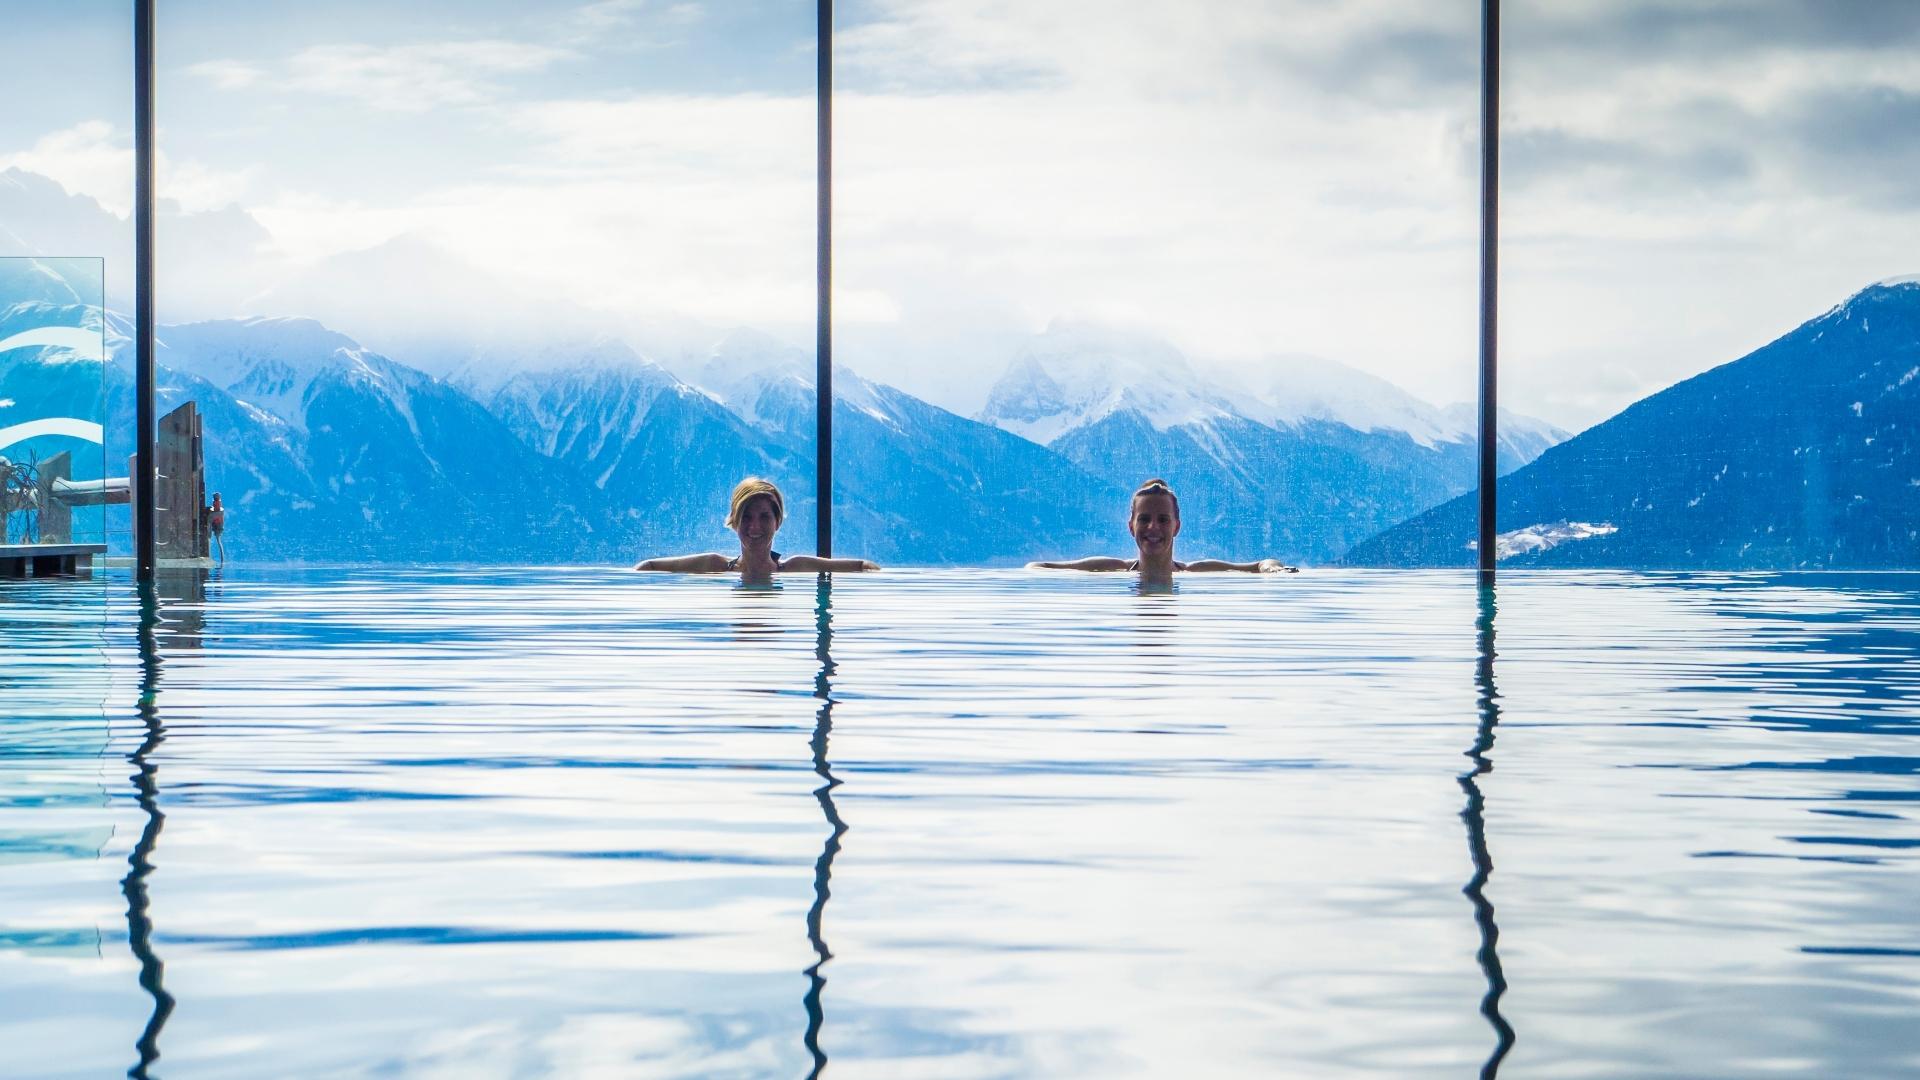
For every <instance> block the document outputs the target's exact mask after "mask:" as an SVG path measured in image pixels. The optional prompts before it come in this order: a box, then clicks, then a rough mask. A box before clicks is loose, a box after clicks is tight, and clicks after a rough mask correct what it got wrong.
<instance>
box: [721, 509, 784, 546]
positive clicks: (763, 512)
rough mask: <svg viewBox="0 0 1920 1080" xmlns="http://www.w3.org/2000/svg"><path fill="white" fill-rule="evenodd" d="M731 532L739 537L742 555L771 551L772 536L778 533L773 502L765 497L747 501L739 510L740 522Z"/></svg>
mask: <svg viewBox="0 0 1920 1080" xmlns="http://www.w3.org/2000/svg"><path fill="white" fill-rule="evenodd" d="M733 531H734V532H735V533H737V534H739V536H740V550H741V551H742V552H743V553H758V552H763V551H771V550H772V549H773V534H774V533H776V532H779V531H780V516H779V515H778V514H775V513H774V512H773V500H772V499H770V498H768V497H767V496H765V495H756V496H754V497H753V498H751V499H748V500H747V505H745V506H743V507H741V508H740V520H739V522H738V523H737V524H735V525H734V527H733Z"/></svg>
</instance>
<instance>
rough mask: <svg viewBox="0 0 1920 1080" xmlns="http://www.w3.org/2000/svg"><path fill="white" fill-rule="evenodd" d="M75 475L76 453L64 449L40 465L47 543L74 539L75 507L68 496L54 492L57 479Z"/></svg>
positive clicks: (42, 530)
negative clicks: (63, 497) (64, 496)
mask: <svg viewBox="0 0 1920 1080" xmlns="http://www.w3.org/2000/svg"><path fill="white" fill-rule="evenodd" d="M72 475H73V455H71V454H69V453H67V452H66V451H64V450H63V451H61V452H60V453H58V454H55V455H53V456H52V457H50V458H48V459H47V460H46V461H44V462H42V463H41V465H40V491H39V493H38V494H39V503H40V542H41V543H43V544H70V543H72V542H73V507H71V506H69V505H67V501H66V500H65V499H62V498H59V497H58V496H56V495H55V494H54V491H53V485H54V483H55V482H56V481H60V480H65V479H67V478H68V477H70V476H72Z"/></svg>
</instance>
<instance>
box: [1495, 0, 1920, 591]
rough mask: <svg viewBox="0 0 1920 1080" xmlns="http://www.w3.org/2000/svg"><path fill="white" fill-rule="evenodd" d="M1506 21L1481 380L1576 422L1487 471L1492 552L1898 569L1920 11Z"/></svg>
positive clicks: (1912, 559) (1905, 554)
mask: <svg viewBox="0 0 1920 1080" xmlns="http://www.w3.org/2000/svg"><path fill="white" fill-rule="evenodd" d="M1506 28H1507V42H1506V44H1507V63H1506V87H1505V94H1504V105H1505V108H1506V110H1507V113H1506V120H1505V127H1504V130H1503V140H1504V143H1503V149H1504V154H1505V158H1506V163H1505V177H1504V179H1505V183H1504V192H1503V196H1502V199H1503V202H1502V205H1503V208H1504V211H1505V231H1506V244H1505V246H1504V249H1503V259H1504V281H1505V296H1504V304H1503V314H1504V318H1503V322H1502V328H1503V338H1504V340H1503V353H1502V358H1501V359H1502V365H1501V366H1502V371H1501V375H1502V379H1503V384H1504V387H1505V390H1504V394H1505V396H1504V398H1503V400H1506V401H1509V402H1513V403H1515V404H1516V405H1518V406H1520V407H1522V408H1533V409H1537V410H1539V411H1540V412H1542V414H1544V415H1548V416H1551V417H1553V418H1554V419H1556V420H1557V421H1558V422H1559V423H1561V424H1562V425H1563V426H1566V427H1568V428H1570V429H1575V430H1580V429H1585V430H1582V431H1581V434H1580V435H1579V437H1578V438H1576V439H1574V440H1573V441H1571V442H1569V443H1568V444H1567V445H1566V446H1564V447H1562V448H1560V449H1559V450H1556V451H1555V452H1554V453H1552V454H1550V455H1548V456H1547V457H1545V458H1543V459H1542V460H1541V461H1540V462H1539V464H1538V465H1537V466H1536V467H1534V468H1532V469H1529V470H1526V471H1523V472H1522V473H1520V474H1518V475H1516V476H1514V477H1513V478H1511V479H1510V480H1509V482H1508V484H1507V485H1506V486H1505V487H1504V488H1503V491H1502V498H1501V524H1500V528H1501V529H1502V531H1503V532H1506V533H1508V534H1509V536H1508V542H1507V544H1506V545H1505V546H1506V551H1507V554H1508V556H1509V558H1508V563H1509V565H1515V566H1577V565H1600V566H1632V567H1674V568H1683V567H1716V568H1792V567H1827V568H1848V567H1851V568H1887V567H1901V566H1904V567H1911V566H1914V565H1916V561H1917V556H1916V553H1917V552H1920V538H1916V533H1915V527H1916V521H1920V468H1917V467H1916V465H1915V460H1914V454H1913V447H1914V443H1913V418H1914V416H1915V410H1916V402H1920V378H1916V364H1920V356H1916V355H1915V350H1914V348H1913V344H1912V343H1913V341H1914V335H1915V328H1916V325H1917V324H1920V285H1917V284H1914V283H1912V282H1911V281H1902V280H1899V277H1900V276H1901V275H1906V274H1911V273H1912V272H1913V271H1914V270H1915V269H1916V265H1915V259H1914V250H1915V241H1916V240H1917V239H1920V216H1916V213H1915V203H1914V201H1913V198H1912V191H1913V183H1912V177H1913V160H1914V158H1913V152H1912V150H1911V147H1910V143H1909V141H1908V140H1906V139H1904V138H1901V137H1898V136H1896V135H1895V134H1894V133H1895V132H1900V131H1904V130H1906V129H1907V127H1908V126H1909V122H1910V121H1911V120H1912V119H1913V118H1914V117H1915V116H1920V78H1916V74H1915V70H1916V69H1915V67H1914V65H1913V62H1912V57H1913V56H1914V52H1913V49H1914V46H1915V44H1916V40H1915V39H1916V37H1920V10H1916V9H1914V8H1913V7H1912V6H1911V5H1904V4H1889V3H1881V4H1777V3H1762V4H1750V5H1749V4H1738V5H1729V4H1716V5H1701V4H1693V3H1686V2H1683V0H1661V2H1656V3H1637V4H1633V5H1568V4H1560V3H1553V2H1550V0H1516V2H1511V3H1509V4H1507V6H1506ZM1889 279H1892V280H1889ZM1877 282H1878V283H1879V284H1876V283H1877Z"/></svg>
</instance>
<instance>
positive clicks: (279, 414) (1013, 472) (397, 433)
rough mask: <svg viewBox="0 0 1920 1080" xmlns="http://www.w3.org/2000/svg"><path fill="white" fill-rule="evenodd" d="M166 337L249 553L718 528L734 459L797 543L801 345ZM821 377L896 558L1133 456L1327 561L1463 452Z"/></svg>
mask: <svg viewBox="0 0 1920 1080" xmlns="http://www.w3.org/2000/svg"><path fill="white" fill-rule="evenodd" d="M16 291H18V290H16ZM58 300H59V298H58V297H57V296H56V297H51V298H39V299H34V300H31V301H27V302H22V303H18V304H14V305H11V306H9V307H7V308H5V309H4V311H0V336H4V335H5V334H10V333H14V332H18V331H19V330H21V329H25V328H30V327H33V326H41V325H72V324H74V323H75V322H76V321H79V320H82V319H84V318H86V317H88V313H87V312H86V311H84V310H83V309H82V308H80V307H79V306H77V305H74V304H72V303H70V302H69V303H61V302H58ZM95 317H97V316H95ZM158 337H159V340H160V350H159V357H158V359H159V363H160V365H161V375H160V382H161V397H162V400H163V404H164V405H165V406H167V407H171V406H172V405H173V404H175V403H177V402H179V401H181V400H185V399H188V398H192V399H195V400H197V401H199V402H200V403H201V407H202V409H203V410H204V411H205V413H206V416H207V430H208V431H209V433H210V437H209V445H208V462H209V464H208V468H209V482H210V484H211V485H212V486H213V487H214V488H215V489H218V490H221V491H222V492H223V493H224V495H225V497H226V502H227V504H228V506H229V507H231V508H232V511H233V512H232V517H231V524H230V526H229V528H230V533H229V542H230V545H231V547H232V549H233V550H234V551H236V552H240V553H244V554H245V556H247V557H253V558H264V559H307V560H321V559H350V560H383V559H406V560H433V559H438V560H495V559H499V560H524V559H543V560H554V561H567V560H602V561H604V560H613V559H623V558H627V557H630V556H631V555H632V554H633V553H635V552H637V551H641V550H648V551H654V550H679V549H699V548H716V547H719V548H724V547H725V542H726V540H727V539H728V537H727V535H726V534H725V533H724V531H723V530H722V529H721V528H720V521H719V518H720V516H721V508H722V507H723V505H724V497H725V493H726V490H727V489H728V488H729V487H730V486H731V484H732V483H733V481H734V480H735V479H737V478H738V477H740V476H742V475H746V474H748V473H759V474H763V475H768V476H771V477H772V478H774V479H775V480H776V481H778V482H780V483H781V484H782V486H783V487H785V488H786V489H787V490H788V492H789V493H790V495H791V504H790V508H791V518H790V520H789V523H788V530H789V531H788V532H787V534H786V535H787V536H788V537H789V538H791V539H789V540H788V541H787V543H788V545H789V546H791V547H795V548H796V549H799V548H802V547H805V546H807V544H808V541H809V540H810V534H811V529H812V517H813V511H814V505H815V504H814V498H813V492H812V490H811V488H812V479H813V456H814V442H813V423H814V392H813V386H812V382H811V379H810V378H808V375H809V371H808V365H807V363H806V361H807V359H808V358H807V357H806V355H805V354H804V353H801V352H800V351H798V350H793V349H789V348H786V347H784V346H781V345H779V344H778V343H777V342H774V341H772V340H771V339H768V338H766V337H765V336H764V335H759V334H756V333H753V332H748V331H742V332H737V333H735V334H732V335H729V336H728V337H727V338H726V339H724V340H723V341H721V342H720V343H718V344H717V345H716V346H715V348H714V349H713V351H712V353H711V355H710V356H709V358H708V361H707V363H706V365H705V366H704V368H703V376H704V377H705V378H706V379H707V380H708V381H710V382H711V384H712V387H713V388H712V389H708V388H702V387H697V386H695V385H693V384H691V383H689V382H687V381H685V380H683V379H681V378H679V377H678V376H675V375H674V374H672V373H671V372H669V371H667V370H666V369H665V368H662V367H660V366H658V365H656V364H652V363H649V362H648V361H646V360H644V359H643V358H641V357H639V356H638V355H637V354H634V353H633V352H632V351H631V350H628V349H626V348H624V347H623V346H621V345H619V344H618V343H617V342H608V341H603V342H598V343H594V344H591V345H589V346H583V347H581V348H580V349H579V350H578V351H577V352H575V353H573V355H572V357H571V359H570V360H569V361H568V362H567V363H566V364H564V365H563V366H558V367H553V368H550V369H546V370H528V371H522V372H519V373H517V374H515V375H513V376H511V377H509V378H507V379H505V380H504V381H502V382H500V383H499V384H498V385H497V386H495V387H494V388H493V389H492V391H491V392H490V393H489V394H488V395H487V397H486V399H485V400H484V401H482V400H479V399H476V398H475V397H473V396H471V395H470V394H469V393H468V392H467V391H466V390H464V389H462V388H460V387H457V386H455V385H454V384H452V383H449V382H447V381H446V380H443V379H437V378H434V377H432V376H429V375H427V374H425V373H423V372H421V371H418V370H417V369H414V368H410V367H407V366H406V365H402V364H399V363H397V362H395V361H393V360H391V359H390V358H387V357H385V356H382V355H380V354H378V353H375V352H373V351H372V350H369V349H366V348H365V347H363V346H361V345H360V344H359V343H358V342H356V341H354V340H353V339H352V338H350V337H348V336H346V335H344V334H341V333H338V332H336V331H333V330H331V329H329V328H327V327H325V326H323V325H321V324H319V323H317V322H314V321H312V320H307V319H267V318H250V319H228V320H212V321H207V322H200V323H189V324H184V325H170V326H164V327H162V328H161V329H160V331H159V334H158ZM130 344H131V342H130V341H129V339H128V337H127V326H126V322H125V320H124V319H122V318H120V317H119V316H110V317H109V351H110V355H111V356H112V363H111V364H110V365H109V367H108V370H107V372H106V394H107V398H108V401H109V403H110V410H109V416H108V419H107V423H108V427H109V430H110V431H111V432H112V436H111V438H110V442H111V443H112V445H111V446H110V448H109V458H108V459H109V460H111V461H121V460H124V456H125V454H126V453H128V452H129V451H130V446H129V445H128V442H129V439H128V435H127V433H128V432H129V431H130V429H131V426H132V422H131V421H132V418H131V391H130V385H131V375H130V365H131V353H130ZM70 359H71V358H67V357H62V356H60V355H58V350H51V349H49V350H41V355H38V356H34V355H22V352H20V351H16V353H15V354H12V358H11V359H10V361H9V363H8V365H7V367H6V369H5V375H6V378H5V382H4V392H5V397H6V399H7V400H8V401H9V402H10V404H9V405H8V406H6V412H7V414H8V415H12V416H33V415H46V414H47V413H48V412H49V411H50V410H53V409H54V408H55V406H56V404H59V403H63V402H64V403H68V404H60V405H59V407H60V408H61V409H64V410H69V411H70V410H71V409H72V408H73V407H74V406H73V405H72V404H71V403H72V402H76V401H85V400H87V399H88V397H89V395H92V396H95V397H97V395H98V393H99V390H98V385H99V379H100V373H99V371H98V369H97V368H93V369H89V368H87V367H86V366H85V365H76V364H73V363H71V362H70ZM1026 370H1028V369H1027V368H1025V367H1021V366H1020V365H1016V374H1019V373H1022V372H1025V371H1026ZM835 390H836V400H835V436H836V447H837V453H838V462H839V467H838V469H837V474H838V475H837V488H838V502H837V505H836V522H837V526H836V528H837V534H838V536H839V537H840V538H841V547H842V548H843V549H844V550H849V551H853V550H858V551H862V552H865V553H867V554H869V555H870V556H872V557H874V558H878V559H883V560H886V561H892V562H909V563H961V562H965V563H989V564H991V563H1011V562H1019V561H1023V560H1025V559H1028V558H1034V557H1042V556H1060V555H1065V554H1071V553H1081V552H1086V551H1094V550H1124V544H1125V541H1126V537H1125V532H1124V527H1123V525H1122V523H1121V517H1122V513H1121V508H1123V507H1124V505H1125V496H1126V492H1127V490H1128V489H1129V487H1130V486H1131V484H1132V483H1134V482H1136V481H1137V480H1138V479H1140V478H1143V477H1144V476H1145V475H1148V474H1150V473H1160V474H1165V475H1168V476H1169V477H1170V478H1175V482H1176V483H1184V484H1187V485H1189V486H1188V487H1186V488H1183V489H1182V490H1183V498H1185V499H1187V500H1189V504H1190V506H1191V509H1189V510H1188V511H1187V515H1188V518H1189V524H1188V528H1187V536H1188V537H1189V540H1190V543H1191V544H1193V545H1196V546H1200V547H1205V548H1207V549H1209V550H1220V551H1226V550H1229V549H1235V547H1236V545H1248V544H1253V545H1257V546H1256V547H1255V548H1254V549H1253V550H1257V551H1260V552H1270V553H1278V554H1280V555H1283V556H1285V557H1289V558H1293V559H1299V560H1305V561H1317V560H1324V559H1327V558H1330V557H1332V556H1333V555H1335V554H1337V553H1338V550H1339V547H1338V545H1340V544H1341V543H1342V542H1343V541H1344V539H1345V538H1346V537H1349V536H1358V535H1364V534H1368V533H1371V532H1372V531H1375V530H1377V529H1378V528H1380V527H1383V526H1384V524H1389V523H1391V521H1393V520H1397V519H1398V518H1399V517H1404V516H1405V515H1406V514H1407V513H1411V512H1414V511H1416V510H1418V509H1420V508H1421V507H1422V505H1424V504H1422V503H1421V502H1420V500H1421V499H1426V500H1428V501H1429V502H1431V501H1435V500H1438V499H1441V498H1444V497H1446V495H1448V494H1450V493H1451V492H1452V491H1453V490H1458V489H1459V487H1460V486H1461V485H1463V484H1464V482H1465V476H1466V473H1465V463H1466V462H1468V461H1469V460H1470V447H1468V446H1466V445H1464V444H1461V445H1455V444H1450V443H1435V444H1434V445H1433V446H1431V447H1423V446H1421V445H1420V444H1418V443H1416V442H1415V441H1414V440H1413V439H1412V438H1411V437H1410V436H1408V435H1406V434H1405V433H1402V432H1395V431H1374V432H1359V431H1356V430H1354V429H1352V428H1349V427H1346V426H1345V425H1342V424H1339V423H1337V422H1335V421H1331V420H1320V419H1303V420H1300V421H1298V422H1295V423H1293V424H1291V425H1286V424H1283V425H1282V426H1280V427H1274V426H1268V425H1266V424H1262V423H1260V422H1258V421H1255V420H1253V419H1252V418H1249V417H1246V416H1244V415H1243V414H1241V413H1240V412H1238V411H1236V410H1235V409H1233V408H1224V409H1216V410H1213V411H1209V412H1206V413H1205V414H1204V415H1200V414H1189V413H1186V412H1179V413H1173V412H1168V411H1167V410H1166V409H1164V408H1162V409H1158V410H1156V411H1154V412H1147V411H1145V410H1143V409H1142V408H1141V407H1139V406H1140V403H1141V402H1146V403H1148V404H1150V405H1151V404H1156V403H1159V404H1165V401H1163V400H1161V399H1162V398H1164V396H1165V394H1166V392H1167V387H1166V386H1164V385H1162V386H1153V387H1147V386H1143V387H1141V388H1139V390H1140V392H1139V393H1136V394H1133V395H1127V394H1124V393H1123V394H1120V395H1119V396H1118V399H1117V400H1120V401H1122V402H1123V403H1124V404H1123V405H1122V407H1118V408H1114V409H1107V410H1104V411H1099V412H1098V413H1097V415H1096V414H1095V413H1094V412H1088V413H1086V414H1085V415H1081V416H1077V417H1075V418H1074V420H1075V422H1074V423H1072V424H1068V425H1063V427H1064V430H1063V432H1062V434H1060V435H1059V436H1057V437H1056V438H1055V440H1054V443H1055V445H1054V446H1051V447H1048V446H1041V445H1038V444H1036V443H1034V442H1032V441H1030V440H1028V439H1026V438H1023V437H1021V436H1020V435H1017V434H1015V433H1013V432H1010V431H1007V430H1004V429H1002V428H1000V427H997V426H995V425H993V424H989V423H984V422H982V421H981V420H971V419H968V418H965V417H961V416H957V415H955V414H953V413H951V412H948V411H946V410H943V409H940V408H937V407H935V406H932V405H930V404H928V403H926V402H924V401H920V400H919V399H917V398H915V397H913V396H912V395H909V394H906V393H903V392H901V391H900V390H898V389H895V388H893V387H889V386H885V385H883V384H879V383H875V382H872V381H870V380H867V379H864V378H862V377H861V376H859V375H858V374H857V373H854V372H852V371H848V370H841V371H839V372H837V373H836V377H835ZM1209 392H1211V391H1209ZM1149 395H1155V396H1153V397H1150V396H1149ZM996 400H1002V401H1004V400H1005V398H1004V395H1003V396H1002V397H1001V398H998V399H996ZM63 414H64V413H63ZM1449 468H1455V470H1456V471H1457V472H1458V474H1459V475H1458V476H1457V477H1455V478H1453V479H1452V480H1451V481H1450V480H1449V478H1448V476H1447V475H1446V472H1445V470H1447V469H1449ZM1263 470H1265V471H1263ZM1335 470H1338V471H1335ZM1136 474H1138V475H1136ZM1269 476H1270V477H1272V478H1273V479H1272V480H1271V482H1270V486H1272V487H1278V488H1279V489H1280V490H1282V491H1286V492H1299V491H1302V490H1308V491H1314V492H1324V493H1327V494H1328V508H1327V509H1323V510H1322V511H1321V512H1320V513H1318V514H1316V515H1312V516H1306V515H1302V516H1300V517H1299V518H1298V519H1297V520H1296V522H1295V523H1291V524H1289V523H1284V522H1283V523H1281V524H1280V525H1279V527H1277V528H1275V527H1269V526H1267V525H1265V524H1264V523H1262V522H1259V521H1251V522H1248V521H1242V520H1239V519H1238V518H1237V517H1236V515H1233V514H1231V513H1225V512H1222V511H1221V510H1220V509H1218V508H1220V507H1224V506H1225V505H1226V504H1227V500H1228V499H1230V498H1234V497H1240V496H1239V493H1240V492H1254V493H1263V489H1262V488H1261V487H1260V485H1261V484H1263V483H1269V481H1268V480H1267V479H1266V478H1267V477H1269ZM1450 483H1451V485H1452V486H1451V487H1449V484H1450ZM1264 497H1267V498H1271V499H1274V500H1275V501H1278V500H1280V499H1285V498H1292V497H1298V496H1297V495H1281V496H1264Z"/></svg>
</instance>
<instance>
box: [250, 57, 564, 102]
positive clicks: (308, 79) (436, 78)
mask: <svg viewBox="0 0 1920 1080" xmlns="http://www.w3.org/2000/svg"><path fill="white" fill-rule="evenodd" d="M571 55H572V53H570V52H568V51H567V50H565V49H558V48H554V47H552V46H548V45H534V44H528V43H525V42H516V41H456V42H440V43H430V44H417V45H389V46H376V45H315V46H311V47H309V48H306V49H303V50H301V51H300V52H298V53H295V54H294V55H293V57H291V58H290V59H289V60H288V61H287V79H286V85H287V86H290V87H292V88H294V89H299V90H306V91H310V92H313V93H318V94H326V95H328V96H332V97H341V98H347V99H350V100H353V101H358V102H361V103H363V104H367V105H372V106H374V107H376V108H381V109H388V110H393V111H396V112H424V111H427V110H430V109H434V108H439V107H442V106H448V105H473V104H478V103H481V102H485V101H489V100H492V99H493V98H495V97H496V96H498V94H499V93H500V88H499V86H498V85H497V83H496V82H495V80H496V79H498V78H499V77H501V76H506V75H520V74H527V73H530V72H537V71H541V70H543V69H545V68H547V67H549V66H551V65H553V64H554V63H557V62H558V61H560V60H563V59H566V58H567V57H569V56H571Z"/></svg>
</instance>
